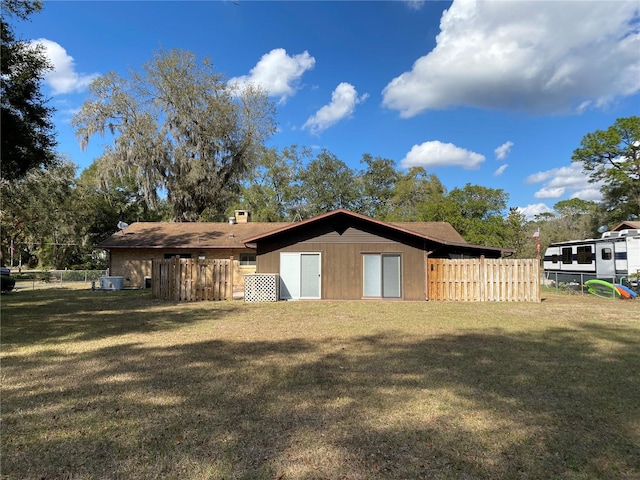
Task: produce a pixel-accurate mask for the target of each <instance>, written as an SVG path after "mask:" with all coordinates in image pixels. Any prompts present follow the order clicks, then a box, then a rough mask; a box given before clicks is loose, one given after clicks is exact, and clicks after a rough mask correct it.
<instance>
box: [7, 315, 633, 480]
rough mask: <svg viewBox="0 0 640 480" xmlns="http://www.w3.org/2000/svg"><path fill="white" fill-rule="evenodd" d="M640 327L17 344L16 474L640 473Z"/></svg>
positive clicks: (10, 375)
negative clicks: (89, 345)
mask: <svg viewBox="0 0 640 480" xmlns="http://www.w3.org/2000/svg"><path fill="white" fill-rule="evenodd" d="M639 352H640V332H639V331H638V330H637V329H632V328H626V327H619V328H614V327H607V326H604V325H602V324H597V325H596V324H590V323H583V324H581V325H579V326H578V328H577V330H569V329H560V328H558V329H548V330H544V331H542V332H540V333H536V334H524V333H516V334H514V333H504V332H501V331H498V330H495V331H488V332H482V333H466V334H460V335H449V334H446V335H439V336H435V337H432V338H428V339H425V338H419V337H417V336H413V337H412V336H405V335H402V334H398V332H385V333H382V334H378V335H371V336H359V337H349V338H330V339H323V340H320V341H313V342H311V341H308V340H305V339H297V338H292V339H286V340H283V341H271V342H270V341H262V342H231V341H221V340H207V341H202V342H195V343H189V344H185V345H180V346H179V347H170V348H155V347H149V346H147V345H143V344H140V343H127V344H123V345H117V346H113V347H108V348H100V349H97V350H93V351H90V352H85V353H80V354H77V355H72V356H65V355H64V352H63V351H62V350H61V351H56V352H54V353H53V356H54V357H55V356H56V355H57V358H56V359H55V360H57V361H55V362H53V360H54V358H52V356H51V355H52V353H51V352H48V353H44V352H43V353H37V354H35V355H34V358H29V359H25V358H10V359H8V360H6V361H5V362H4V365H3V366H4V368H5V369H6V371H5V377H6V380H8V381H9V383H14V386H13V387H12V388H11V389H10V391H8V392H6V393H4V394H3V397H4V398H3V416H4V420H3V423H4V425H3V444H4V445H3V473H5V474H8V475H9V478H75V477H78V478H95V479H98V478H225V479H233V478H235V479H253V478H255V479H272V478H283V479H284V478H288V479H294V478H295V479H305V480H310V479H319V478H324V479H334V478H335V479H338V478H344V479H366V478H381V479H383V478H388V479H392V478H393V479H396V478H403V479H414V478H415V479H417V478H425V479H427V478H434V479H437V478H443V479H453V478H456V479H459V478H469V479H484V478H486V479H495V478H504V479H510V478H513V479H516V478H532V479H533V478H535V479H539V478H576V479H578V478H580V479H591V478H599V479H607V478H611V479H614V478H616V479H620V478H623V479H624V478H627V479H632V478H639V477H640V437H639V432H638V418H640V410H639V407H638V398H640V378H639V376H638V375H637V372H638V371H640V356H639Z"/></svg>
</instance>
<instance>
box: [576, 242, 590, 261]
mask: <svg viewBox="0 0 640 480" xmlns="http://www.w3.org/2000/svg"><path fill="white" fill-rule="evenodd" d="M592 261H593V255H592V253H591V246H589V245H587V246H586V247H578V263H580V264H585V263H591V262H592Z"/></svg>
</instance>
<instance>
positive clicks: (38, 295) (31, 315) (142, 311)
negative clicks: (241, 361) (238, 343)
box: [0, 288, 238, 346]
mask: <svg viewBox="0 0 640 480" xmlns="http://www.w3.org/2000/svg"><path fill="white" fill-rule="evenodd" d="M174 305H175V303H172V302H166V301H163V300H158V299H154V298H153V297H152V296H151V293H150V292H149V290H121V291H113V292H111V291H109V292H104V291H92V290H80V291H79V290H73V289H71V290H67V289H64V288H56V289H48V290H38V291H32V292H19V293H16V294H13V295H12V296H10V297H6V298H3V302H2V331H1V332H0V333H1V338H2V343H3V345H6V346H11V345H18V344H30V345H40V344H42V345H50V344H61V343H64V342H75V341H87V340H96V339H101V338H105V337H109V336H114V335H125V334H128V333H140V332H151V331H158V330H169V329H176V328H179V327H180V326H182V325H184V324H186V323H194V322H198V321H201V320H215V319H216V318H221V317H223V316H224V315H225V314H226V313H228V312H230V311H233V310H234V309H235V308H236V307H237V306H238V305H237V304H235V305H234V304H233V303H229V302H219V303H218V307H217V308H215V309H212V308H210V307H208V306H207V304H206V303H199V304H198V306H195V308H193V306H192V308H190V309H189V310H188V311H185V310H184V309H178V308H173V309H172V308H171V307H172V306H174ZM221 305H222V306H221ZM167 307H169V308H167Z"/></svg>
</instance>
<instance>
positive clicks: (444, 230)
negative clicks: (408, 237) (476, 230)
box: [389, 222, 467, 243]
mask: <svg viewBox="0 0 640 480" xmlns="http://www.w3.org/2000/svg"><path fill="white" fill-rule="evenodd" d="M389 223H390V224H391V225H394V226H396V227H399V228H402V229H404V230H409V231H410V232H415V233H418V234H420V235H421V236H427V237H431V238H437V239H439V240H444V241H445V242H453V243H467V241H466V240H465V239H464V238H462V235H460V234H459V233H458V232H457V230H456V229H455V228H453V226H452V225H451V224H450V223H447V222H389Z"/></svg>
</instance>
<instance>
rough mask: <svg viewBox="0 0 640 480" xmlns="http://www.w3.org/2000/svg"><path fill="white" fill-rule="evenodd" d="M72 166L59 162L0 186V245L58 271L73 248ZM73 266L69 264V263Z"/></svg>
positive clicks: (74, 215) (68, 163)
mask: <svg viewBox="0 0 640 480" xmlns="http://www.w3.org/2000/svg"><path fill="white" fill-rule="evenodd" d="M75 171H76V166H75V165H74V164H73V163H72V162H70V161H69V160H65V159H61V160H58V161H57V162H56V164H55V165H53V166H51V167H50V168H48V169H46V170H44V169H39V168H34V169H31V170H29V172H27V174H26V175H24V177H22V178H21V179H19V180H15V181H12V182H7V181H3V182H1V183H0V187H1V188H0V198H1V199H2V210H1V211H0V224H1V226H2V228H1V230H2V243H3V245H4V246H5V248H6V245H10V244H11V243H13V245H14V246H15V248H16V249H18V250H19V251H24V249H25V248H26V249H27V252H28V253H29V254H30V255H31V256H33V257H36V256H37V257H38V259H39V261H40V264H41V265H46V266H53V267H55V268H62V267H64V266H68V265H65V262H66V260H67V259H68V258H69V256H70V255H73V254H74V250H76V247H77V241H76V240H77V237H76V230H77V222H78V218H79V216H78V211H77V208H76V207H77V203H76V201H75V195H76V191H75V181H74V178H75ZM70 263H73V262H70Z"/></svg>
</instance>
